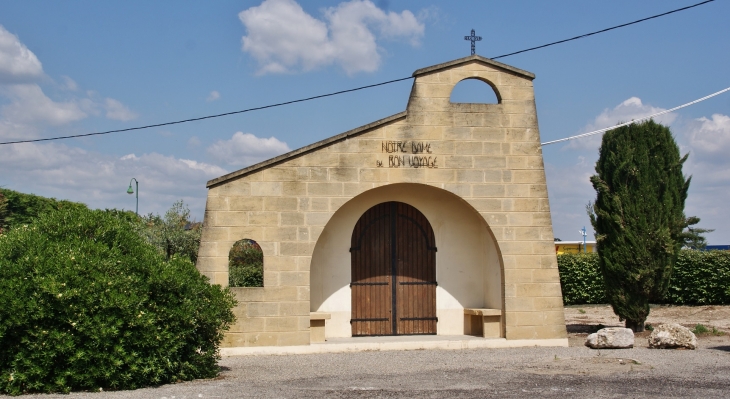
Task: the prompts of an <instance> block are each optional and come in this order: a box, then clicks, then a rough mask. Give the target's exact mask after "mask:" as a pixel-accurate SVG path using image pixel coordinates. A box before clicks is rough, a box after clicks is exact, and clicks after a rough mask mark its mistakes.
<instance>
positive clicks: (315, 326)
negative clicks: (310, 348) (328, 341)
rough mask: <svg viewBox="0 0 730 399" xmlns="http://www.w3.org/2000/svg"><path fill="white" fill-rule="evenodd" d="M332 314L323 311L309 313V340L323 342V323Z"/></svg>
mask: <svg viewBox="0 0 730 399" xmlns="http://www.w3.org/2000/svg"><path fill="white" fill-rule="evenodd" d="M331 318H332V315H331V314H329V313H324V312H310V313H309V342H311V343H317V342H324V325H325V322H326V320H328V319H331Z"/></svg>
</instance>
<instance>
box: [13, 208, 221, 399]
mask: <svg viewBox="0 0 730 399" xmlns="http://www.w3.org/2000/svg"><path fill="white" fill-rule="evenodd" d="M0 303H2V306H1V307H0V392H4V393H9V394H13V395H16V394H21V393H26V392H69V391H71V390H99V389H100V388H101V389H104V390H114V389H134V388H139V387H143V386H149V385H155V384H163V383H169V382H175V381H179V380H191V379H194V378H208V377H213V376H215V375H216V374H217V373H218V367H217V364H216V361H217V359H218V357H219V354H218V346H219V344H220V342H221V340H222V338H223V331H224V330H225V329H227V328H228V326H229V324H230V323H231V322H232V321H233V319H234V316H233V314H232V312H231V308H232V307H233V306H234V305H235V300H234V298H233V295H232V293H231V292H230V291H229V290H228V289H222V288H221V287H220V286H216V285H210V284H209V283H208V279H207V278H206V277H203V276H201V275H200V273H198V271H197V270H196V269H195V267H194V266H193V264H192V263H191V262H190V261H189V260H187V259H183V258H178V257H173V258H172V259H171V260H170V261H169V262H167V261H165V258H164V256H163V255H162V254H160V253H159V252H158V251H157V250H156V249H155V248H154V247H153V246H151V245H150V244H148V243H147V242H146V241H145V240H144V238H143V237H142V236H141V235H140V234H139V233H138V230H137V227H135V226H133V224H132V223H130V222H129V221H126V220H124V218H120V217H118V215H115V213H114V212H107V211H91V210H88V209H78V208H71V209H65V210H62V211H52V212H46V213H44V214H42V215H41V216H40V217H39V218H38V219H37V220H36V221H35V222H34V223H33V224H31V225H28V226H21V227H17V228H14V229H11V230H10V231H8V232H7V234H4V235H2V236H0Z"/></svg>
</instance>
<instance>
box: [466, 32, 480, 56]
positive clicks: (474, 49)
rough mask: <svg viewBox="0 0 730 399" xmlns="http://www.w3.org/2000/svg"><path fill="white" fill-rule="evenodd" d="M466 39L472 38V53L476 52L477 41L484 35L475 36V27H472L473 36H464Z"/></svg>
mask: <svg viewBox="0 0 730 399" xmlns="http://www.w3.org/2000/svg"><path fill="white" fill-rule="evenodd" d="M464 40H471V55H474V54H476V49H477V48H476V42H478V41H480V40H482V37H481V36H474V29H472V30H471V36H464Z"/></svg>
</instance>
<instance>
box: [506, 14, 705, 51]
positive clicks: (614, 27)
mask: <svg viewBox="0 0 730 399" xmlns="http://www.w3.org/2000/svg"><path fill="white" fill-rule="evenodd" d="M713 1H715V0H706V1H703V2H700V3H697V4H693V5H691V6H687V7H682V8H677V9H676V10H672V11H667V12H665V13H662V14H657V15H652V16H651V17H646V18H642V19H637V20H636V21H633V22H628V23H625V24H621V25H616V26H612V27H610V28H606V29H601V30H597V31H595V32H591V33H586V34H584V35H580V36H575V37H571V38H570V39H563V40H558V41H557V42H552V43H548V44H543V45H542V46H537V47H530V48H528V49H524V50H520V51H515V52H514V53H508V54H503V55H499V56H496V57H492V59H493V60H496V59H497V58H502V57H509V56H510V55H515V54H520V53H525V52H528V51H532V50H537V49H541V48H545V47H550V46H554V45H556V44H560V43H565V42H569V41H571V40H578V39H582V38H584V37H588V36H593V35H597V34H599V33H603V32H608V31H610V30H614V29H618V28H623V27H625V26H629V25H633V24H638V23H639V22H644V21H648V20H650V19H654V18H659V17H663V16H665V15H669V14H674V13H675V12H680V11H684V10H689V9H690V8H694V7H698V6H701V5H703V4H707V3H711V2H713Z"/></svg>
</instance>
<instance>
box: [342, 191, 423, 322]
mask: <svg viewBox="0 0 730 399" xmlns="http://www.w3.org/2000/svg"><path fill="white" fill-rule="evenodd" d="M351 244H352V247H351V248H350V252H351V260H352V283H351V287H352V319H351V324H352V335H353V336H367V335H401V334H408V335H410V334H435V333H436V322H437V319H436V253H435V252H436V247H435V239H434V234H433V229H432V228H431V225H430V223H428V220H427V219H426V217H425V216H423V214H422V213H421V212H419V211H418V210H417V209H416V208H414V207H412V206H410V205H408V204H404V203H400V202H385V203H381V204H378V205H376V206H374V207H372V208H370V209H369V210H368V211H366V212H365V213H364V214H363V215H362V217H361V218H360V220H359V221H358V223H357V224H356V226H355V229H354V231H353V234H352V242H351Z"/></svg>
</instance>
